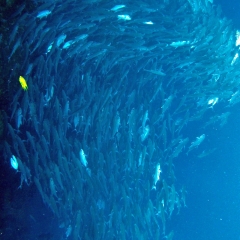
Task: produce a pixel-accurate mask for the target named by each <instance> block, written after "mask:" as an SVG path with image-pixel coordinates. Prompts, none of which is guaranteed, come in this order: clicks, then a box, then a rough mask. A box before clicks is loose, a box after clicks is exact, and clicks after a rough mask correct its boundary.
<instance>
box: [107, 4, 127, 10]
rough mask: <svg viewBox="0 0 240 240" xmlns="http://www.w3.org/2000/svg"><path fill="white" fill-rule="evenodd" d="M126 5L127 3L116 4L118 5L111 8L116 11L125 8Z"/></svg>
mask: <svg viewBox="0 0 240 240" xmlns="http://www.w3.org/2000/svg"><path fill="white" fill-rule="evenodd" d="M124 7H126V5H116V6H114V7H113V8H111V11H114V12H116V11H118V10H119V9H121V8H124Z"/></svg>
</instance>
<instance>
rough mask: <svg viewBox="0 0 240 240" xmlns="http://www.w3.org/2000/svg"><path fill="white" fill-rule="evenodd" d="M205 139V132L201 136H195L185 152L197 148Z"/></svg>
mask: <svg viewBox="0 0 240 240" xmlns="http://www.w3.org/2000/svg"><path fill="white" fill-rule="evenodd" d="M204 139H205V134H202V135H201V136H199V137H197V138H196V140H195V141H194V142H192V143H191V145H190V147H189V149H188V152H187V154H188V153H189V152H190V151H192V150H193V149H194V148H197V147H198V146H199V145H200V144H201V143H202V142H203V140H204Z"/></svg>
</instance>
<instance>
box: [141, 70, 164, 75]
mask: <svg viewBox="0 0 240 240" xmlns="http://www.w3.org/2000/svg"><path fill="white" fill-rule="evenodd" d="M144 71H146V72H150V73H153V74H156V75H159V76H163V77H164V76H166V74H165V73H164V72H162V71H160V70H147V69H144Z"/></svg>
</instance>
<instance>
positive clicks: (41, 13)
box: [37, 10, 52, 19]
mask: <svg viewBox="0 0 240 240" xmlns="http://www.w3.org/2000/svg"><path fill="white" fill-rule="evenodd" d="M51 13H52V12H51V11H49V10H44V11H41V12H40V13H38V15H37V18H40V19H41V18H44V17H47V16H48V15H49V14H51Z"/></svg>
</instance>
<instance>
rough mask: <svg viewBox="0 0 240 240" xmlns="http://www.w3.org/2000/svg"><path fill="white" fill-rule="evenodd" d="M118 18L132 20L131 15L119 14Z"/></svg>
mask: <svg viewBox="0 0 240 240" xmlns="http://www.w3.org/2000/svg"><path fill="white" fill-rule="evenodd" d="M118 19H119V20H126V21H129V20H131V17H130V16H129V15H118Z"/></svg>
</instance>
